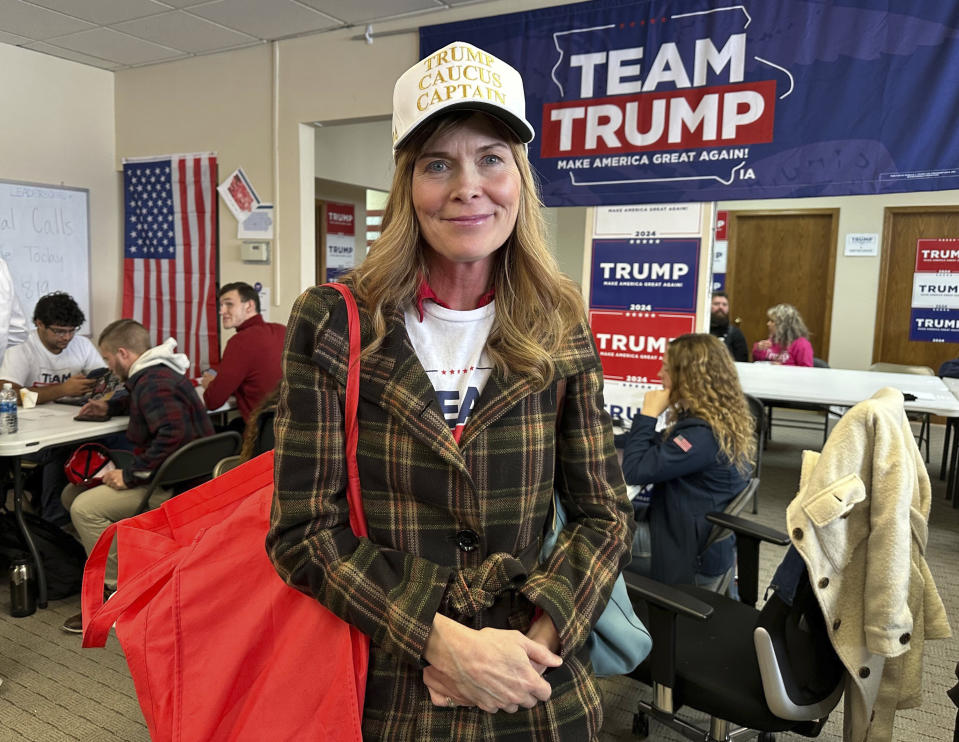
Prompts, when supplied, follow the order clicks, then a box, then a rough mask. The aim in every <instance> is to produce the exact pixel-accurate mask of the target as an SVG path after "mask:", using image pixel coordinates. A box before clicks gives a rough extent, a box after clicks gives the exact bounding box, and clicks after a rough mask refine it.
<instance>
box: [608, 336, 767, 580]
mask: <svg viewBox="0 0 959 742" xmlns="http://www.w3.org/2000/svg"><path fill="white" fill-rule="evenodd" d="M661 377H662V380H663V389H661V390H660V389H657V390H652V391H648V392H646V396H645V398H644V399H643V405H642V408H641V411H640V414H639V415H637V416H636V417H634V418H633V426H632V429H631V431H630V433H629V437H628V438H627V441H626V447H625V450H624V452H623V473H624V474H625V475H626V482H627V483H629V484H636V485H641V484H651V485H653V490H652V495H651V497H650V503H649V509H648V512H647V513H646V516H648V520H647V519H646V518H644V517H642V516H641V520H640V522H639V528H638V529H637V535H636V538H635V540H634V542H633V544H634V546H633V563H632V564H631V565H630V566H629V569H630V570H633V571H635V572H639V573H641V574H647V575H651V576H652V577H654V578H656V579H657V580H660V581H662V582H667V583H670V584H689V583H695V584H698V585H704V586H707V587H714V586H716V585H717V584H718V583H719V582H720V580H721V579H722V577H723V575H725V574H726V572H727V571H728V570H729V568H730V567H731V566H732V565H733V561H734V559H735V553H734V549H733V547H734V541H733V539H725V540H723V541H719V542H716V543H714V544H713V545H711V546H710V547H709V548H708V549H704V547H705V545H706V538H707V536H708V534H709V531H710V528H711V525H710V524H709V522H708V521H707V520H706V514H707V513H710V512H713V511H721V510H723V509H724V508H725V507H726V505H727V504H728V503H729V502H730V500H732V499H733V498H734V497H735V496H736V494H737V493H739V492H740V491H742V489H743V488H744V487H745V486H746V484H747V483H748V481H749V473H750V471H751V469H752V462H753V458H754V456H755V453H756V442H755V438H754V420H753V416H752V414H751V413H750V412H749V407H748V405H747V403H746V398H745V397H744V396H743V392H742V388H741V387H740V385H739V377H738V375H737V374H736V367H735V366H734V365H733V360H732V356H730V355H729V351H727V350H726V346H725V345H723V343H722V341H720V340H719V339H718V338H715V337H713V336H712V335H707V334H689V335H681V336H680V337H678V338H676V339H675V340H673V341H672V342H671V343H670V344H669V347H668V348H667V350H666V356H665V358H664V359H663V369H662V372H661ZM664 411H665V412H666V429H665V430H664V431H663V432H662V434H660V433H658V432H656V420H657V418H658V417H659V416H660V415H661V414H662V413H663V412H664Z"/></svg>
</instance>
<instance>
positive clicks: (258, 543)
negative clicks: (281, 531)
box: [82, 286, 369, 742]
mask: <svg viewBox="0 0 959 742" xmlns="http://www.w3.org/2000/svg"><path fill="white" fill-rule="evenodd" d="M335 288H337V289H338V290H340V292H341V293H344V291H346V290H345V287H340V286H335ZM344 296H345V298H346V299H347V306H348V308H349V309H350V359H351V360H350V375H349V381H348V382H347V395H346V429H347V461H348V465H349V467H348V468H349V488H348V496H349V502H350V524H351V526H352V527H353V530H354V532H355V533H356V534H357V535H359V536H365V535H366V522H365V517H364V515H363V510H362V503H361V501H360V499H359V498H360V491H359V475H358V473H357V471H356V437H357V428H356V402H357V395H358V390H359V365H358V359H359V322H358V316H357V314H356V305H355V303H353V297H352V296H351V295H349V293H348V291H346V294H344ZM354 340H355V344H354ZM272 498H273V452H272V451H271V452H268V453H265V454H263V455H262V456H259V457H257V458H256V459H253V460H252V461H249V462H247V463H246V464H243V465H242V466H239V467H237V468H235V469H233V470H231V471H229V472H227V473H226V474H224V475H222V476H220V477H217V478H216V479H214V480H212V481H210V482H208V483H206V484H204V485H201V486H200V487H197V488H195V489H193V490H190V491H189V492H185V493H183V494H181V495H178V496H177V497H174V498H172V499H170V500H168V501H167V502H165V503H164V504H163V505H162V506H161V507H159V508H157V509H156V510H152V511H150V512H147V513H144V514H143V515H139V516H136V517H134V518H128V519H126V520H123V521H120V522H119V523H116V524H113V525H111V526H110V527H109V528H108V529H107V530H106V531H104V533H103V534H102V536H101V537H100V540H99V541H98V542H97V544H96V546H95V547H94V549H93V551H92V552H91V553H90V556H89V558H88V559H87V564H86V567H85V570H84V579H83V594H82V610H83V623H84V626H83V646H84V647H102V646H104V644H105V643H106V638H107V635H108V633H109V630H110V627H111V626H112V625H113V624H114V622H116V631H117V638H118V639H119V641H120V644H121V645H122V647H123V651H124V654H125V655H126V659H127V664H128V666H129V668H130V674H131V675H132V677H133V682H134V685H135V687H136V692H137V698H138V699H139V702H140V708H141V709H142V711H143V716H144V718H145V719H146V723H147V727H148V728H149V730H150V736H151V738H152V739H153V740H154V741H155V742H158V741H160V740H163V741H166V740H175V741H176V742H193V741H194V740H205V741H209V742H261V741H262V740H274V739H275V740H292V739H297V740H301V739H302V740H311V741H314V740H317V741H326V740H329V741H335V742H340V741H342V742H360V740H362V732H361V718H362V709H363V694H364V691H365V688H366V674H367V665H368V655H369V639H368V638H367V637H366V635H364V634H362V633H361V632H359V631H358V630H357V629H356V628H354V627H353V626H351V625H350V624H347V623H346V622H345V621H343V620H341V619H339V618H337V617H336V616H335V615H333V614H332V613H330V612H329V611H328V610H327V609H326V608H324V607H323V606H321V605H320V604H319V603H317V602H316V601H315V600H314V599H312V598H311V597H309V596H307V595H304V594H303V593H301V592H299V591H297V590H294V589H293V588H291V587H289V586H287V585H286V583H284V582H283V580H282V579H281V578H280V577H279V575H278V574H277V573H276V570H275V569H274V567H273V565H272V563H271V562H270V560H269V559H268V557H267V555H266V550H265V548H264V539H265V538H266V533H267V529H268V528H269V523H270V505H271V502H272ZM114 536H115V537H116V541H117V552H118V556H119V570H120V573H119V575H118V578H119V579H118V583H119V589H118V590H117V592H116V593H115V594H114V595H113V597H112V598H111V599H110V600H109V601H107V602H106V603H104V602H103V579H104V572H105V568H106V560H107V555H108V553H109V550H110V545H111V543H112V542H113V539H114Z"/></svg>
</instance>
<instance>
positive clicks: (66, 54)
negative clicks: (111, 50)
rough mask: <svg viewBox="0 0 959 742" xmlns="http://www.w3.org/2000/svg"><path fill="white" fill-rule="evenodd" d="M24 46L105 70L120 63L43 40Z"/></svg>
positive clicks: (112, 68)
mask: <svg viewBox="0 0 959 742" xmlns="http://www.w3.org/2000/svg"><path fill="white" fill-rule="evenodd" d="M25 48H26V49H33V51H36V52H43V53H44V54H49V55H51V56H54V57H60V58H61V59H69V60H70V61H71V62H80V63H81V64H88V65H90V66H91V67H100V68H102V69H105V70H115V69H117V68H119V67H120V65H118V64H116V63H115V62H109V61H107V60H106V59H98V58H97V57H91V56H89V55H87V54H80V52H75V51H71V50H70V49H62V48H60V47H59V46H54V45H53V44H48V43H46V42H45V41H36V42H34V43H32V44H27V45H26V47H25Z"/></svg>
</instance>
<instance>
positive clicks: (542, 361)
mask: <svg viewBox="0 0 959 742" xmlns="http://www.w3.org/2000/svg"><path fill="white" fill-rule="evenodd" d="M475 115H482V114H477V112H475V111H462V110H460V111H454V112H451V113H449V114H448V115H446V116H438V117H436V119H434V120H432V121H430V122H428V123H426V124H424V125H423V127H421V129H420V130H419V131H417V132H415V133H414V134H413V135H412V136H411V137H410V139H409V140H408V141H407V142H405V143H404V144H403V145H402V147H401V148H400V149H399V150H398V151H397V153H396V171H395V172H394V174H393V184H392V186H391V188H390V195H389V198H388V200H387V202H386V208H385V210H384V212H383V221H382V229H381V233H380V237H379V239H377V240H376V242H375V243H374V244H373V246H372V248H370V253H369V255H368V256H367V257H366V260H365V261H363V263H362V264H361V265H360V266H359V267H358V268H356V269H355V270H353V271H352V273H351V274H350V277H351V278H352V280H353V284H354V287H355V292H356V295H357V296H358V297H359V298H360V299H361V300H362V301H363V302H364V303H365V304H366V307H367V309H368V311H369V312H370V315H371V318H372V321H373V328H374V331H375V336H376V339H375V341H374V342H373V343H371V344H369V345H368V346H367V347H366V348H365V350H364V353H365V354H368V353H371V352H373V351H375V350H376V348H378V347H379V345H380V344H381V343H382V341H383V338H384V337H385V336H386V331H387V326H386V325H387V316H388V315H389V314H391V313H392V312H393V311H395V310H396V309H398V308H400V307H402V306H403V305H404V304H406V303H407V302H411V301H413V300H414V299H415V297H416V293H417V290H418V288H419V285H420V281H421V280H422V279H423V278H424V277H426V278H428V276H429V271H428V268H427V265H426V260H425V257H424V253H425V251H424V240H423V237H422V235H421V232H420V226H419V223H418V221H417V218H416V212H415V211H414V209H413V167H414V165H415V163H416V159H417V157H419V154H420V153H421V152H422V151H423V148H424V146H425V145H426V143H427V142H428V141H429V140H430V139H431V138H432V137H434V136H437V135H442V134H445V133H447V132H449V131H452V130H455V129H457V128H460V127H461V126H462V125H463V124H464V123H465V122H466V120H467V119H469V118H470V117H472V116H475ZM490 121H491V122H492V123H493V125H494V126H495V127H496V130H497V132H499V133H500V135H501V136H502V137H503V139H504V140H505V141H506V142H507V143H508V145H509V148H510V152H512V155H513V159H514V160H515V161H516V167H517V169H518V170H519V174H520V185H521V187H520V203H519V208H518V213H517V217H516V225H515V226H514V228H513V231H512V233H511V234H510V236H509V238H508V239H507V240H506V242H505V243H504V244H503V246H502V247H500V248H499V249H498V250H497V251H496V254H495V263H494V267H493V275H492V283H493V287H494V288H495V290H496V319H495V320H494V322H493V327H492V329H491V330H490V334H489V339H488V340H487V352H488V353H489V354H490V358H491V360H492V361H493V364H494V366H495V367H496V370H497V371H498V372H499V373H500V374H502V375H506V374H508V373H510V372H513V373H521V374H528V375H530V376H532V377H533V378H534V379H535V380H536V381H537V382H538V385H539V387H540V388H545V387H546V386H547V385H548V384H549V383H550V381H551V380H552V377H553V373H554V361H553V357H554V356H555V355H556V354H557V353H558V352H559V351H560V350H561V349H562V348H563V346H564V345H565V344H566V342H567V340H568V338H569V337H570V335H571V333H572V332H573V330H574V329H575V328H576V327H577V326H578V325H579V323H580V322H582V321H583V318H584V316H585V309H584V306H583V299H582V296H581V295H580V292H579V288H578V287H577V285H576V284H575V283H574V282H573V281H572V280H571V279H570V278H569V277H568V276H565V275H564V274H562V273H560V271H559V266H558V265H557V263H556V259H555V258H554V257H553V255H552V253H551V252H550V250H549V248H548V246H547V244H546V238H545V226H544V223H543V217H542V214H541V211H540V210H541V208H542V203H541V201H540V199H539V194H538V190H537V187H536V182H535V180H534V178H533V171H532V169H531V168H530V165H529V159H528V157H527V155H526V148H525V146H524V145H522V144H520V143H519V141H518V140H517V139H516V137H515V135H514V134H512V132H511V131H510V130H509V129H508V128H507V127H506V126H504V125H502V124H501V123H500V122H499V121H498V120H496V119H493V118H490ZM484 288H485V287H484Z"/></svg>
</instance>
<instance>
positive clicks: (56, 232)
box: [0, 180, 90, 333]
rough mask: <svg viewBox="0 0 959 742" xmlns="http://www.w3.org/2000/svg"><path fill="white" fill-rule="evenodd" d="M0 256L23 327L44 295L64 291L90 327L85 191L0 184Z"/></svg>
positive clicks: (87, 201)
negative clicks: (23, 319)
mask: <svg viewBox="0 0 959 742" xmlns="http://www.w3.org/2000/svg"><path fill="white" fill-rule="evenodd" d="M0 257H2V258H3V259H4V260H5V261H7V265H8V266H9V267H10V274H11V275H12V276H13V285H14V289H15V290H16V292H17V298H19V299H20V305H21V306H22V307H23V313H24V315H26V318H27V326H28V327H32V326H33V307H34V305H35V304H36V303H37V299H39V298H40V297H41V296H43V295H44V294H49V293H50V292H51V291H66V292H67V293H68V294H70V295H71V296H72V297H73V298H74V299H75V300H76V302H77V304H79V305H80V309H82V310H83V313H84V314H85V315H86V318H87V321H86V322H85V323H84V325H83V328H82V329H81V330H80V331H81V332H82V333H88V332H89V327H90V191H89V190H88V189H86V188H69V187H65V186H52V185H42V184H39V183H17V182H13V181H4V180H0Z"/></svg>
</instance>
